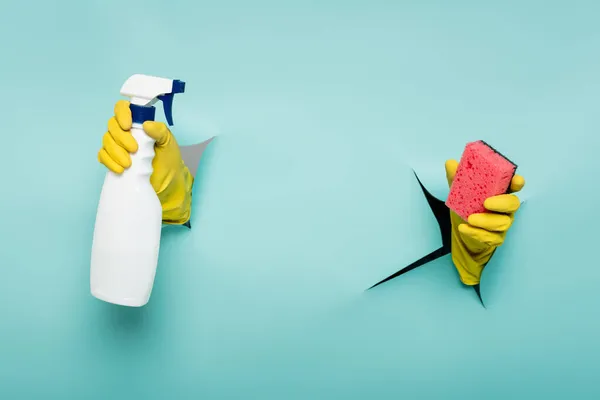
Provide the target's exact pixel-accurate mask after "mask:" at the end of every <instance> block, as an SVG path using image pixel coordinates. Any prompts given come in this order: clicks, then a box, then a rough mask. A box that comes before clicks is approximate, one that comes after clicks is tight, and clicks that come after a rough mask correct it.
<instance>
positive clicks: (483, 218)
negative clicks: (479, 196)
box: [467, 213, 513, 232]
mask: <svg viewBox="0 0 600 400" xmlns="http://www.w3.org/2000/svg"><path fill="white" fill-rule="evenodd" d="M467 222H468V223H469V225H471V226H474V227H476V228H482V229H485V230H487V231H492V232H506V231H507V230H508V228H510V226H511V225H512V222H513V218H511V217H510V216H509V215H506V214H494V213H478V214H471V215H470V216H469V218H468V219H467Z"/></svg>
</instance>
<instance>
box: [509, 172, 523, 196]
mask: <svg viewBox="0 0 600 400" xmlns="http://www.w3.org/2000/svg"><path fill="white" fill-rule="evenodd" d="M523 186H525V178H523V177H522V176H521V175H515V176H513V178H512V180H511V181H510V189H509V191H510V193H515V192H518V191H519V190H521V189H523Z"/></svg>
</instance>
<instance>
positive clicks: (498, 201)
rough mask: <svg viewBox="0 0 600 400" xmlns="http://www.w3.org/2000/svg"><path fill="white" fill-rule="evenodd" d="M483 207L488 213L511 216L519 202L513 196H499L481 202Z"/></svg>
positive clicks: (517, 207)
mask: <svg viewBox="0 0 600 400" xmlns="http://www.w3.org/2000/svg"><path fill="white" fill-rule="evenodd" d="M483 206H484V207H485V208H486V209H487V210H489V211H494V212H499V213H505V214H511V213H514V212H516V211H517V210H518V209H519V207H520V206H521V200H519V198H518V197H517V196H515V195H514V194H501V195H498V196H493V197H488V198H487V199H485V201H484V202H483Z"/></svg>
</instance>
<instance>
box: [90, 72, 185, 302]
mask: <svg viewBox="0 0 600 400" xmlns="http://www.w3.org/2000/svg"><path fill="white" fill-rule="evenodd" d="M184 91H185V82H182V81H179V80H172V79H166V78H159V77H155V76H149V75H140V74H136V75H133V76H131V77H130V78H129V79H127V81H125V83H124V84H123V86H122V87H121V94H122V95H123V96H126V97H129V98H130V109H131V116H132V122H133V124H132V127H131V134H132V135H133V137H134V138H135V140H136V141H137V143H138V151H137V152H136V153H134V154H132V155H131V167H130V168H128V169H126V170H125V171H124V172H123V173H122V174H120V175H117V174H115V173H113V172H112V171H108V172H107V173H106V177H105V179H104V185H103V186H102V193H101V195H100V201H99V203H98V211H97V213H96V224H95V227H94V238H93V243H92V256H91V269H90V288H91V292H92V295H93V296H94V297H96V298H98V299H100V300H103V301H106V302H109V303H114V304H118V305H122V306H130V307H140V306H143V305H145V304H146V303H148V300H149V299H150V294H151V292H152V287H153V285H154V276H155V274H156V267H157V265H158V254H159V247H160V236H161V227H162V207H161V205H160V201H159V200H158V197H157V195H156V193H155V191H154V189H153V188H152V185H151V184H150V175H152V160H153V158H154V140H153V139H152V138H151V137H149V136H148V135H146V133H145V132H144V130H143V128H142V124H143V123H144V122H145V121H154V116H155V112H156V108H155V107H154V104H155V103H156V102H157V101H159V100H160V101H162V103H163V109H164V112H165V116H166V119H167V122H168V124H169V125H173V115H172V111H173V97H174V95H175V94H177V93H183V92H184Z"/></svg>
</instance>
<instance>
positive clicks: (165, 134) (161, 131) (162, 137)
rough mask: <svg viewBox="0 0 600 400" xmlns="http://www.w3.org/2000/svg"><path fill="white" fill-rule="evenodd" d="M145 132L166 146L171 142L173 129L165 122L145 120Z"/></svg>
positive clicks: (162, 145) (159, 143)
mask: <svg viewBox="0 0 600 400" xmlns="http://www.w3.org/2000/svg"><path fill="white" fill-rule="evenodd" d="M143 127H144V132H146V134H147V135H148V136H150V137H151V138H152V139H154V140H155V141H156V145H157V146H159V147H166V146H168V145H169V143H170V142H171V138H172V135H171V131H170V130H169V128H168V127H167V125H165V124H164V123H163V122H156V121H146V122H144V125H143Z"/></svg>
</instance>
